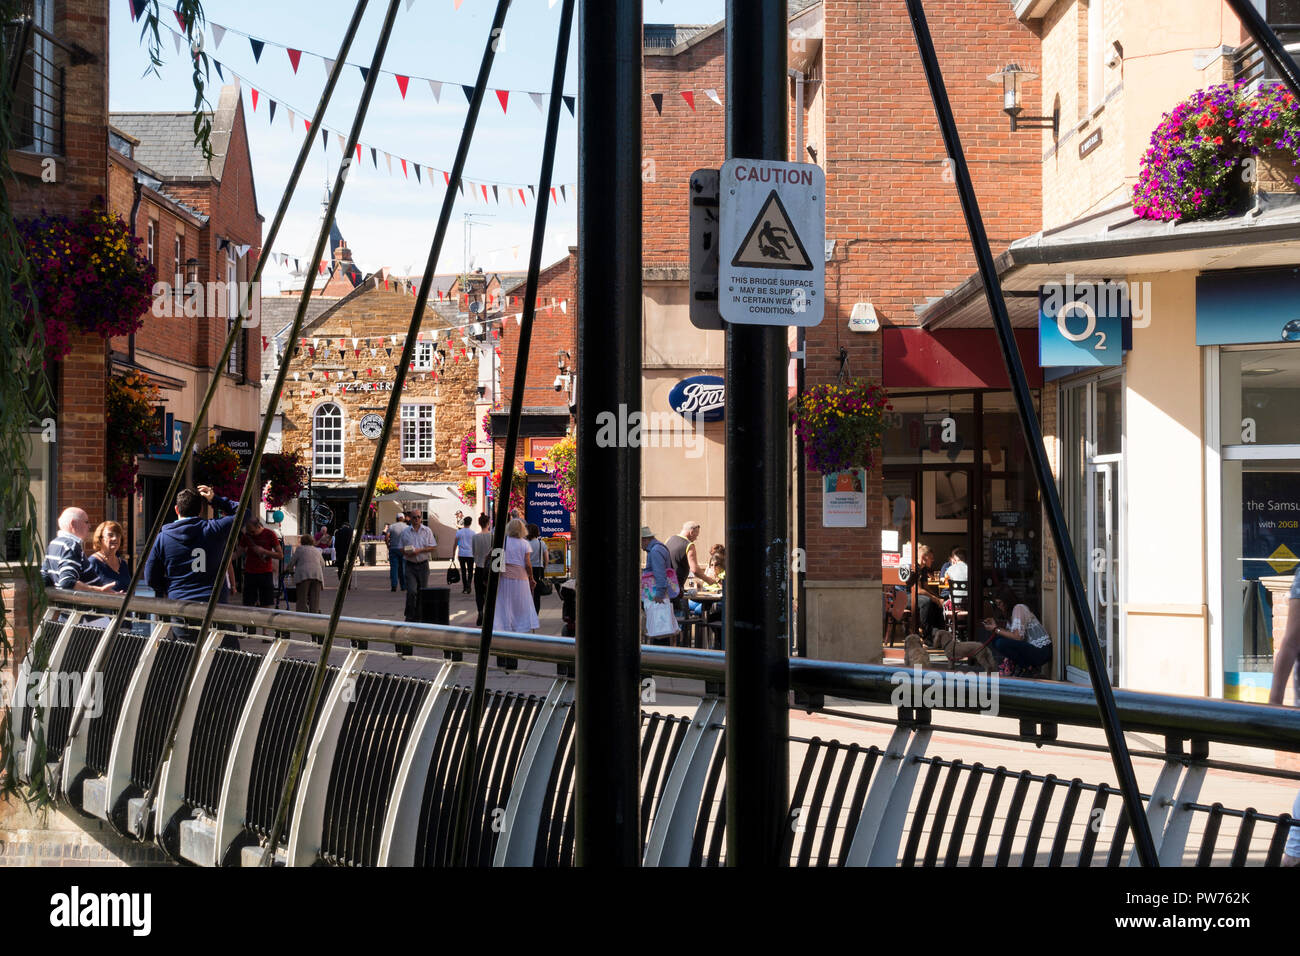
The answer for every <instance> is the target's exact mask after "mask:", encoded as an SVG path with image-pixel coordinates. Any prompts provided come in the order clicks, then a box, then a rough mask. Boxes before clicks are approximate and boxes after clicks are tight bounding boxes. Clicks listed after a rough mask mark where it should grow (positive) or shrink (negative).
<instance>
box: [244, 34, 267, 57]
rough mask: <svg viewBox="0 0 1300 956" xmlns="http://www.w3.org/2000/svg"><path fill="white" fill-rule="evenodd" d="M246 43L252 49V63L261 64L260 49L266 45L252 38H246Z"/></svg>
mask: <svg viewBox="0 0 1300 956" xmlns="http://www.w3.org/2000/svg"><path fill="white" fill-rule="evenodd" d="M248 42H249V44H250V45H251V46H252V47H253V62H254V63H261V62H262V48H263V47H265V46H266V44H265V43H264V42H262V41H261V40H254V39H253V38H252V37H249V38H248Z"/></svg>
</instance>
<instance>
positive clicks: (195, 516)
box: [144, 485, 239, 647]
mask: <svg viewBox="0 0 1300 956" xmlns="http://www.w3.org/2000/svg"><path fill="white" fill-rule="evenodd" d="M200 496H202V497H200ZM204 499H206V500H207V501H208V502H210V503H211V504H212V505H213V506H214V507H215V508H218V509H220V510H222V511H227V512H230V514H227V515H226V516H225V517H224V518H216V519H205V518H203V517H201V513H202V510H203V501H204ZM237 507H238V505H237V504H236V503H235V502H233V501H230V500H229V499H227V498H222V497H220V496H219V495H217V493H216V492H214V491H213V490H212V489H211V488H210V487H208V486H207V485H199V490H198V492H197V493H196V492H193V491H191V490H190V489H188V488H183V489H181V491H180V492H179V493H177V495H176V518H177V520H176V521H173V522H172V523H171V524H169V525H166V526H164V528H163V529H162V532H161V533H160V534H159V535H158V540H157V541H155V542H154V545H153V549H152V550H151V551H150V552H149V560H148V561H147V562H146V564H145V566H144V579H145V581H147V582H148V584H149V586H150V587H151V588H153V590H154V594H155V595H156V596H158V597H160V598H162V597H165V598H171V599H172V600H173V601H204V602H206V601H207V600H208V599H209V598H211V597H212V588H213V586H214V585H215V584H216V581H217V575H218V574H219V573H220V572H221V567H220V564H221V556H222V554H223V553H224V552H225V548H226V541H227V539H228V538H229V537H230V534H231V531H232V530H233V529H234V525H235V516H234V511H235V510H236V508H237ZM221 596H222V598H224V597H225V596H226V587H225V581H222V583H221ZM231 643H232V639H231V638H226V639H225V640H224V641H223V642H222V646H223V647H224V646H229V645H230V644H231ZM233 643H234V646H235V647H238V646H239V645H238V642H237V641H234V642H233Z"/></svg>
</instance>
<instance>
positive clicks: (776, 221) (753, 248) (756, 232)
mask: <svg viewBox="0 0 1300 956" xmlns="http://www.w3.org/2000/svg"><path fill="white" fill-rule="evenodd" d="M731 264H732V265H733V266H745V267H747V268H750V269H798V270H799V271H801V272H809V271H811V270H812V267H813V265H812V261H811V260H810V259H809V258H808V252H807V251H806V250H805V249H804V247H803V241H802V240H800V238H799V233H798V232H796V231H795V228H794V226H792V225H790V216H789V214H788V213H786V211H785V206H783V205H781V197H780V196H779V195H778V194H777V191H776V190H775V189H773V190H772V191H771V192H770V193H768V196H767V202H765V203H764V204H763V208H762V210H760V211H759V214H758V218H757V219H755V220H754V224H753V225H752V226H750V227H749V232H748V233H746V235H745V239H744V241H743V242H741V244H740V248H739V249H737V250H736V255H735V256H734V257H733V258H732V260H731Z"/></svg>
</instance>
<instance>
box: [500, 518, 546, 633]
mask: <svg viewBox="0 0 1300 956" xmlns="http://www.w3.org/2000/svg"><path fill="white" fill-rule="evenodd" d="M526 534H527V527H526V526H525V525H524V523H523V521H521V520H520V519H518V518H514V519H513V520H511V521H510V523H509V524H507V525H506V541H505V559H506V563H505V571H504V572H503V573H502V575H501V579H500V580H499V581H498V582H497V604H496V620H495V623H494V626H493V630H498V631H519V632H525V633H531V632H533V631H536V630H537V610H536V608H534V607H533V588H534V587H536V584H535V583H534V581H533V569H532V560H531V558H532V556H531V552H530V549H529V547H528V542H527V541H526V540H525V538H524V536H525V535H526Z"/></svg>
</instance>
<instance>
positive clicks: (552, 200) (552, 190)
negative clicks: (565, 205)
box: [551, 186, 560, 206]
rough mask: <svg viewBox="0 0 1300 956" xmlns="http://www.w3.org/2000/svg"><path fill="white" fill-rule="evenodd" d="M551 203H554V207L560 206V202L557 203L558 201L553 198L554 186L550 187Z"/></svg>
mask: <svg viewBox="0 0 1300 956" xmlns="http://www.w3.org/2000/svg"><path fill="white" fill-rule="evenodd" d="M551 202H553V203H555V205H557V206H558V205H559V204H560V201H559V200H558V199H556V198H555V187H554V186H552V187H551Z"/></svg>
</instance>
